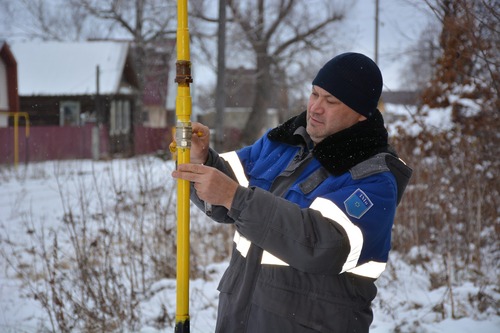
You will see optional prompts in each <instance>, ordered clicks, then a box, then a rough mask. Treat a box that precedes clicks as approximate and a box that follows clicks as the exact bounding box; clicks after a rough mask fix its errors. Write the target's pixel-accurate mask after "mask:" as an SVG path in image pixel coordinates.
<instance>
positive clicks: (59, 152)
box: [0, 124, 171, 164]
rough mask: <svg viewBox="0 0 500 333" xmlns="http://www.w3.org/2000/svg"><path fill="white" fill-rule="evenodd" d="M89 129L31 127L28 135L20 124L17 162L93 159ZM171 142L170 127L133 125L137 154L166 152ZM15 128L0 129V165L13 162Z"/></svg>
mask: <svg viewBox="0 0 500 333" xmlns="http://www.w3.org/2000/svg"><path fill="white" fill-rule="evenodd" d="M92 129H93V125H92V124H88V125H85V126H81V127H69V126H63V127H60V126H32V127H30V129H29V132H30V133H29V138H26V135H25V128H24V127H19V131H18V133H19V138H18V142H19V148H18V152H19V163H26V162H27V161H28V162H35V161H47V160H62V159H87V158H92ZM170 141H171V130H170V129H169V128H148V127H142V126H136V127H134V153H135V154H137V155H141V154H149V153H156V152H158V151H167V152H168V144H169V143H170ZM99 143H100V144H99V145H100V152H101V154H102V153H104V154H105V153H106V152H108V151H109V140H108V135H107V129H106V128H105V127H102V128H100V129H99ZM14 151H15V149H14V128H13V127H5V128H0V164H13V163H14Z"/></svg>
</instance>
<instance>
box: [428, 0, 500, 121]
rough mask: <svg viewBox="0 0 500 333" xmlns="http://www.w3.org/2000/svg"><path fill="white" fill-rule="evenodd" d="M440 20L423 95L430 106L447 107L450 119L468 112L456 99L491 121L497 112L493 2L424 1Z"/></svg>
mask: <svg viewBox="0 0 500 333" xmlns="http://www.w3.org/2000/svg"><path fill="white" fill-rule="evenodd" d="M426 3H427V4H428V6H429V7H430V8H431V9H432V11H433V12H434V13H435V15H436V17H437V18H438V19H439V21H440V23H441V26H442V30H441V34H440V37H439V45H440V49H441V50H440V51H441V54H440V56H439V57H438V58H437V62H436V64H435V67H436V69H435V73H434V77H433V78H432V80H431V82H430V85H429V86H428V88H427V89H426V90H425V91H424V94H423V98H424V102H425V103H426V104H427V105H429V106H430V107H448V106H452V112H453V120H454V121H456V122H460V121H461V119H463V118H464V116H465V115H464V114H462V111H463V110H465V109H467V107H464V106H463V105H461V103H460V101H454V100H451V99H450V96H458V97H460V98H467V99H471V100H474V101H477V103H478V105H480V109H481V111H483V115H486V114H490V115H493V116H495V115H496V114H497V113H498V109H499V107H500V99H499V97H498V96H499V95H500V85H499V83H498V82H499V79H500V74H499V73H500V60H499V59H500V37H499V36H500V34H499V31H500V23H499V22H500V21H499V17H500V12H499V11H498V6H495V4H496V3H497V1H495V0H483V1H474V0H456V1H451V0H426Z"/></svg>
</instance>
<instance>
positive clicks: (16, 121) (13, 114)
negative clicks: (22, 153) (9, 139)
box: [1, 112, 30, 169]
mask: <svg viewBox="0 0 500 333" xmlns="http://www.w3.org/2000/svg"><path fill="white" fill-rule="evenodd" d="M1 113H2V114H6V115H7V117H13V118H14V167H15V168H16V169H17V166H18V165H19V117H24V119H25V121H26V126H25V129H24V130H25V137H26V138H28V137H29V136H30V117H29V115H28V113H27V112H1ZM26 149H28V147H26Z"/></svg>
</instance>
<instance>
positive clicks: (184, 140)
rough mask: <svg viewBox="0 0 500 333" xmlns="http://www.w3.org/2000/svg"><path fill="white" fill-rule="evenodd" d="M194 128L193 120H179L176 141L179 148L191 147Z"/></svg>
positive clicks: (176, 128)
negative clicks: (192, 125)
mask: <svg viewBox="0 0 500 333" xmlns="http://www.w3.org/2000/svg"><path fill="white" fill-rule="evenodd" d="M192 135H193V128H192V127H191V122H180V121H179V122H177V126H176V127H175V141H176V142H177V147H178V148H191V137H192Z"/></svg>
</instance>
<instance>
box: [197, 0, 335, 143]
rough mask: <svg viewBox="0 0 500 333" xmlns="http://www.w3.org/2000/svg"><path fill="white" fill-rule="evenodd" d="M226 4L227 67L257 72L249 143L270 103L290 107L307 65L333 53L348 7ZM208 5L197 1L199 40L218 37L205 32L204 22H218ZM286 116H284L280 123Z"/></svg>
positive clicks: (295, 0) (265, 0)
mask: <svg viewBox="0 0 500 333" xmlns="http://www.w3.org/2000/svg"><path fill="white" fill-rule="evenodd" d="M226 3H227V7H228V10H229V11H228V17H227V37H226V40H227V48H226V57H227V59H228V61H227V63H228V66H235V65H245V66H249V65H250V66H252V67H253V69H254V72H255V74H254V77H253V78H252V82H253V89H252V90H253V91H252V93H253V94H254V98H253V105H252V111H251V113H250V117H249V119H248V121H247V124H246V126H245V129H244V132H243V134H242V143H243V144H245V143H250V142H253V141H254V140H255V139H256V138H258V137H259V136H260V135H261V134H262V130H263V129H264V128H265V127H266V125H267V124H266V112H267V108H268V106H269V105H270V104H271V101H275V102H276V100H277V99H283V100H284V102H283V103H282V104H286V98H283V96H286V94H287V93H288V92H289V88H290V82H291V81H292V80H294V79H297V78H298V77H299V76H300V77H301V78H303V77H304V73H306V75H307V74H311V73H310V69H309V66H308V65H309V64H310V63H311V62H312V60H311V59H312V56H313V55H315V54H316V55H317V54H318V53H319V52H320V51H325V50H326V49H328V50H331V45H332V42H331V41H332V35H333V34H334V29H332V25H333V24H334V23H335V22H339V21H341V20H342V19H343V17H344V13H345V9H344V8H341V7H340V6H339V5H338V4H339V3H341V1H337V6H335V5H334V4H333V3H332V1H327V0H315V1H310V0H280V1H269V0H252V1H234V0H227V1H226ZM207 7H208V3H207V1H197V2H194V3H193V11H192V13H193V16H194V17H195V18H196V19H197V20H196V21H195V22H194V23H195V24H194V26H195V28H194V30H195V32H194V35H195V37H196V40H197V41H200V40H203V39H205V40H207V39H213V38H214V37H215V36H216V34H215V32H214V31H213V29H212V30H210V29H206V28H205V29H204V27H205V26H206V24H205V25H202V24H200V22H199V21H202V22H203V23H207V22H216V21H217V18H215V13H213V15H212V16H210V14H207V12H209V11H208V10H207ZM198 46H199V47H200V49H201V50H202V52H204V54H206V58H207V59H212V60H211V63H215V61H214V60H213V58H214V52H213V51H212V48H210V47H207V45H206V44H203V43H198ZM316 69H317V66H315V70H316ZM295 88H297V87H295ZM302 88H303V86H300V89H302ZM278 95H280V96H278ZM275 104H276V103H275ZM286 109H288V105H282V106H281V107H280V111H282V110H286ZM287 111H288V110H287ZM287 116H288V114H287V113H286V114H284V115H283V114H280V120H284V118H285V117H287Z"/></svg>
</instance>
